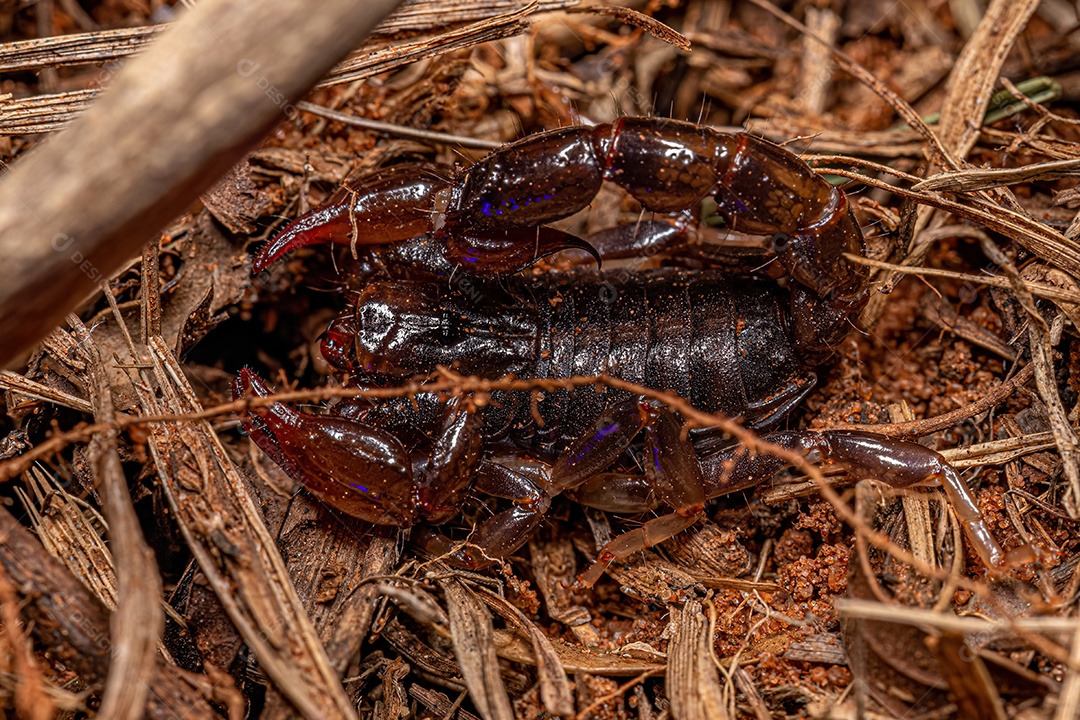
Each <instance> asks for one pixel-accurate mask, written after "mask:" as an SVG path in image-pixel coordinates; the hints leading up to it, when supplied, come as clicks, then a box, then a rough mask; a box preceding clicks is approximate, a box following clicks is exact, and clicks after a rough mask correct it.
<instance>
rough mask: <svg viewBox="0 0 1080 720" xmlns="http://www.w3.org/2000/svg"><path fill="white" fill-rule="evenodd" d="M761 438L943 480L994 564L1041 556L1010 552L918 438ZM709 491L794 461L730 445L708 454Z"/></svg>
mask: <svg viewBox="0 0 1080 720" xmlns="http://www.w3.org/2000/svg"><path fill="white" fill-rule="evenodd" d="M761 439H762V440H765V441H767V442H770V443H773V444H775V445H779V446H780V447H783V448H786V449H788V450H794V451H796V452H800V453H803V454H805V455H806V458H807V459H808V460H810V461H811V462H821V461H831V462H833V463H836V464H838V465H840V466H841V467H843V468H844V469H846V470H848V471H849V472H851V473H853V474H855V475H857V476H859V477H865V478H873V479H875V480H880V481H882V482H885V483H888V484H889V485H892V486H893V487H897V488H906V487H914V486H919V485H924V486H925V485H940V486H941V487H942V489H943V490H944V491H945V495H946V497H948V499H949V504H950V505H951V506H952V508H953V512H955V513H956V516H957V519H958V520H959V521H960V524H961V526H962V527H963V529H964V533H965V534H966V535H967V538H968V541H969V542H970V543H971V545H972V547H973V548H974V549H975V551H976V552H977V553H978V554H979V557H980V558H981V559H982V561H983V562H984V563H985V564H986V565H987V566H988V567H990V568H992V569H995V570H1003V569H1007V568H1009V567H1013V566H1016V565H1020V564H1023V563H1027V562H1031V561H1033V560H1036V559H1038V552H1037V551H1036V549H1035V548H1033V547H1032V546H1030V545H1022V546H1020V547H1018V548H1015V549H1013V550H1010V551H1008V552H1005V551H1004V550H1002V549H1001V546H1000V545H999V544H998V542H997V540H996V539H995V538H994V535H993V533H992V532H991V531H990V528H989V527H988V526H987V524H986V521H985V519H984V518H983V516H982V513H980V512H979V508H978V506H977V505H976V504H975V499H974V497H972V494H971V491H970V490H969V489H968V487H967V485H965V484H964V482H963V480H962V479H961V478H960V476H959V475H958V474H957V472H956V470H955V469H954V468H953V467H952V466H951V465H949V464H948V463H947V462H946V461H945V459H944V458H942V457H941V455H939V454H938V453H936V452H934V451H933V450H931V449H929V448H926V447H923V446H922V445H919V444H917V443H913V442H906V441H903V440H894V439H892V438H886V437H884V436H882V435H876V434H874V433H868V432H857V431H847V430H834V431H827V432H811V431H806V432H776V433H768V434H765V435H762V436H761ZM702 465H703V467H704V473H705V485H706V495H707V496H708V497H717V496H719V495H724V494H726V493H729V492H734V491H736V490H741V489H746V488H749V487H753V486H755V485H758V484H759V483H761V482H764V481H765V480H767V479H768V478H770V477H772V476H773V475H774V474H776V473H777V472H778V471H780V470H782V469H784V468H785V467H788V466H789V465H790V463H788V462H786V461H785V460H782V459H780V458H777V457H775V456H772V455H768V454H766V453H758V454H754V455H751V454H750V453H747V452H745V451H744V450H740V449H735V448H732V449H729V450H727V451H723V452H718V453H715V454H714V455H710V456H708V457H706V458H704V459H703V461H702Z"/></svg>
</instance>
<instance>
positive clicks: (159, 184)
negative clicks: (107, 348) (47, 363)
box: [0, 0, 398, 366]
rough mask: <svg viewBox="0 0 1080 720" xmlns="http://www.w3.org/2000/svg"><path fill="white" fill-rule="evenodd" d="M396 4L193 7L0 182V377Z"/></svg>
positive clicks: (223, 0)
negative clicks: (65, 126)
mask: <svg viewBox="0 0 1080 720" xmlns="http://www.w3.org/2000/svg"><path fill="white" fill-rule="evenodd" d="M397 5H398V0H367V2H363V3H358V2H355V0H327V1H326V2H322V3H319V4H318V5H317V6H313V5H312V4H310V3H308V2H304V1H303V0H264V1H263V2H260V3H253V4H249V3H234V2H229V0H204V2H201V3H198V4H197V5H196V6H195V7H194V8H193V9H192V10H190V11H189V12H188V13H187V15H185V17H184V18H183V19H181V20H180V21H179V22H178V23H176V25H174V26H173V27H171V28H169V29H168V30H167V31H165V32H163V33H162V35H161V37H160V38H159V39H158V41H157V42H155V43H154V44H153V46H152V47H151V48H149V49H148V50H147V51H146V52H145V53H144V54H142V55H140V56H139V57H137V58H135V59H134V60H132V61H131V62H130V64H128V65H127V66H125V67H124V68H123V69H121V70H120V72H119V73H118V74H117V77H116V79H115V80H114V82H113V84H112V86H111V87H110V88H109V89H108V90H107V91H106V93H104V94H103V96H102V98H101V100H100V102H97V103H96V104H95V105H94V106H93V107H91V108H90V109H89V110H88V111H87V112H86V114H84V115H83V116H82V117H81V118H80V119H79V120H78V121H77V122H76V123H75V124H73V125H72V126H71V127H70V128H68V129H67V130H65V131H63V132H61V133H59V134H57V135H56V136H54V137H52V138H50V139H49V140H48V142H47V143H45V144H44V145H43V146H42V147H40V148H38V149H37V150H35V151H34V152H33V153H31V154H30V155H29V156H27V157H26V158H25V159H23V160H21V161H19V162H18V163H17V164H16V166H15V167H14V169H13V170H12V171H11V172H10V173H9V174H8V175H7V176H6V177H3V178H0V257H2V258H3V259H4V260H3V262H2V263H0V366H5V365H7V364H9V363H10V362H11V361H12V360H14V359H15V358H17V357H19V355H20V354H21V353H22V352H24V351H25V350H26V349H28V348H29V347H30V346H31V345H32V344H33V343H34V342H36V341H37V340H38V339H39V338H40V337H41V336H42V335H43V334H45V333H46V332H47V331H48V330H49V329H51V328H52V327H54V326H56V325H57V324H59V323H60V321H61V320H62V319H63V317H64V314H65V313H67V312H69V311H70V310H71V309H72V308H74V307H75V306H76V305H77V304H78V303H79V302H80V301H81V300H82V299H84V298H85V297H86V296H87V295H89V294H90V293H91V292H92V291H93V290H94V289H96V288H97V287H98V285H99V284H100V282H101V281H102V280H103V279H105V278H106V277H108V275H109V274H110V273H113V272H115V271H116V270H117V269H118V268H120V266H121V265H122V263H123V262H124V261H125V260H127V259H128V258H130V257H131V256H133V255H136V254H138V252H139V248H140V247H142V245H143V244H144V243H146V242H147V241H148V240H150V239H151V238H152V237H153V236H154V233H156V232H157V231H158V230H159V229H160V228H161V227H163V226H164V225H165V224H166V223H168V222H169V221H170V220H172V219H173V218H175V217H176V216H177V215H179V214H180V213H181V212H183V211H184V209H185V208H186V207H187V206H188V205H189V204H190V203H191V202H192V201H194V200H195V199H196V198H197V196H198V194H199V193H200V192H201V191H203V190H205V189H206V188H207V187H209V186H210V185H211V184H212V183H213V182H214V181H215V180H216V179H217V178H218V177H219V176H220V175H221V174H222V173H223V172H224V171H225V170H226V169H228V168H229V167H230V166H231V165H233V164H234V163H236V162H237V161H238V160H239V159H240V158H241V157H242V156H243V154H244V153H245V152H246V151H247V150H249V149H250V148H251V147H252V146H254V145H255V143H256V142H258V140H259V139H260V138H261V137H262V136H263V135H264V134H265V133H266V132H267V131H268V130H269V128H270V127H272V126H273V125H274V124H275V123H277V122H279V121H280V120H283V119H284V118H286V117H288V116H291V114H292V113H293V112H295V108H293V106H292V103H293V102H294V101H295V100H296V99H297V98H298V97H300V95H301V94H302V93H303V92H304V91H305V90H307V89H308V88H309V87H311V85H313V84H314V83H315V81H317V80H318V79H319V78H320V77H322V75H323V74H324V73H326V71H327V70H329V69H330V68H331V67H332V66H333V65H334V63H335V62H337V61H338V60H340V59H341V58H343V57H344V56H345V55H346V54H347V53H348V52H349V51H350V50H352V49H353V48H355V47H356V46H357V45H358V44H359V43H360V41H361V40H363V38H364V37H366V36H367V35H368V34H369V33H370V32H371V30H372V29H373V28H374V27H375V26H376V25H377V24H378V23H379V21H380V20H382V18H383V17H385V16H386V15H387V14H388V13H389V12H390V11H391V10H393V9H394V8H395V7H396V6H397Z"/></svg>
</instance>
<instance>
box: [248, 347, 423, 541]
mask: <svg viewBox="0 0 1080 720" xmlns="http://www.w3.org/2000/svg"><path fill="white" fill-rule="evenodd" d="M234 393H236V395H237V397H244V396H249V393H250V395H253V396H255V397H267V396H268V395H269V394H270V393H269V390H268V388H267V387H266V384H265V383H264V382H263V381H262V378H260V377H259V376H258V375H256V374H255V373H254V372H253V371H251V370H249V369H247V368H244V369H243V370H241V371H240V374H239V376H237V378H236V381H235V382H234ZM241 422H242V423H243V425H244V429H245V430H247V432H248V434H249V435H250V436H251V439H252V440H254V441H255V444H256V445H258V446H259V447H260V448H261V449H262V450H263V452H265V453H266V454H267V455H269V456H270V457H271V458H272V459H273V460H274V462H276V463H277V464H278V465H280V466H281V468H282V469H283V470H285V472H286V473H287V474H288V475H289V476H290V477H291V478H292V479H293V480H296V481H297V482H298V483H300V484H301V485H303V486H304V487H305V488H307V489H308V491H310V492H311V493H312V494H313V495H315V496H316V497H317V498H319V499H320V500H322V501H324V502H326V503H327V504H329V505H331V506H333V507H335V508H337V509H339V510H341V511H342V512H344V513H346V514H348V515H352V516H353V517H357V518H360V519H361V520H366V521H367V522H370V523H375V524H377V525H398V526H406V525H411V524H412V523H413V521H414V518H415V516H416V488H415V486H414V484H413V481H412V468H411V465H410V464H409V461H408V454H407V453H406V452H405V449H404V448H403V447H402V446H401V443H400V442H399V441H398V440H397V438H395V437H394V436H393V435H391V434H390V433H389V432H387V431H385V430H382V429H381V428H377V427H372V426H370V425H366V424H364V423H361V422H358V421H356V420H352V419H350V418H346V417H341V416H333V415H315V414H312V413H305V412H299V411H297V410H294V409H293V408H291V407H289V406H288V405H285V404H284V403H280V402H275V403H272V404H271V405H268V406H263V405H253V406H252V407H251V408H250V409H248V410H247V412H245V413H243V414H242V415H241Z"/></svg>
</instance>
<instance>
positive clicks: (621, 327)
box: [515, 270, 809, 447]
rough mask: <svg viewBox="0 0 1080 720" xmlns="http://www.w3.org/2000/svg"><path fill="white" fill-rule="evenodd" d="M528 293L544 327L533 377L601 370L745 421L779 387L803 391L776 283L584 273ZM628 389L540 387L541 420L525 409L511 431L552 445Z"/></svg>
mask: <svg viewBox="0 0 1080 720" xmlns="http://www.w3.org/2000/svg"><path fill="white" fill-rule="evenodd" d="M523 294H525V295H527V296H529V297H531V304H532V305H533V306H534V307H535V308H536V311H537V316H538V317H537V319H538V324H539V326H540V327H539V337H538V346H537V358H538V360H537V362H536V365H535V368H534V374H535V376H536V377H547V378H561V377H570V376H574V375H586V376H588V375H601V374H604V373H607V374H609V375H612V376H614V377H618V378H621V379H623V380H628V381H630V382H634V383H638V384H641V385H645V386H647V387H651V388H657V389H662V390H671V391H673V392H675V393H677V394H678V395H680V396H682V397H684V398H686V399H688V400H689V401H690V402H691V404H692V405H693V406H694V407H696V408H699V409H701V410H705V411H710V412H711V411H719V412H722V413H724V414H726V415H729V416H744V417H745V420H746V422H747V423H748V424H761V423H763V422H765V421H767V419H768V417H767V416H768V415H769V414H770V413H771V408H772V406H773V402H774V398H775V397H776V396H777V392H778V391H782V390H784V389H786V388H789V387H790V386H791V385H792V383H801V385H800V387H802V386H805V387H809V386H808V385H807V384H806V380H805V378H804V375H803V373H802V370H801V368H800V366H799V363H798V361H797V359H796V357H795V355H794V351H793V349H792V345H791V339H790V335H789V332H788V322H787V319H786V318H787V312H786V311H787V308H786V307H782V304H783V303H785V302H787V300H786V298H787V296H786V295H784V294H782V293H781V292H780V291H779V290H778V289H777V288H776V287H775V285H774V284H771V283H757V282H753V281H733V280H732V278H731V277H730V276H729V275H726V274H724V273H722V272H719V271H715V272H714V271H696V272H693V271H682V270H654V271H638V272H630V271H608V272H595V271H592V272H589V271H581V272H576V273H565V274H561V275H558V276H542V277H541V278H537V279H535V280H533V281H531V282H530V283H529V284H528V285H527V286H526V288H525V289H524V293H523ZM800 396H801V392H800ZM623 397H625V393H621V392H619V391H615V390H612V389H610V388H600V389H599V390H598V391H597V390H594V389H593V388H589V387H586V388H579V389H577V390H574V391H566V390H559V391H555V392H552V393H547V394H546V395H545V396H544V398H543V399H542V400H541V401H540V402H539V404H538V406H537V409H538V411H539V414H540V416H541V417H542V418H543V419H544V425H545V427H544V428H537V427H536V426H535V425H536V424H535V421H534V420H533V418H532V414H531V409H530V408H522V409H519V413H518V423H517V429H516V431H515V432H516V433H517V434H518V435H519V438H520V439H521V440H525V441H526V444H532V445H536V446H548V447H550V446H557V445H559V444H560V443H561V442H563V441H564V440H565V439H566V438H567V437H572V436H573V435H575V434H576V433H578V432H580V431H581V430H583V429H584V428H585V427H587V426H588V424H589V423H590V422H591V421H592V420H593V419H594V418H596V416H597V415H598V414H599V413H600V411H601V410H602V409H603V407H604V406H605V405H606V404H607V403H609V402H613V401H615V400H618V399H621V398H623Z"/></svg>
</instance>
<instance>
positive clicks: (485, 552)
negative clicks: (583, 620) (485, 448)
mask: <svg viewBox="0 0 1080 720" xmlns="http://www.w3.org/2000/svg"><path fill="white" fill-rule="evenodd" d="M646 419H647V408H646V406H644V405H642V404H640V403H639V402H638V401H637V400H627V401H624V402H621V403H616V404H614V405H611V406H609V407H608V408H607V409H606V410H605V411H604V412H603V413H601V415H600V416H599V417H598V418H597V419H596V421H594V423H593V425H592V427H591V428H590V429H589V430H588V431H587V432H585V433H584V434H582V435H581V437H579V438H578V439H577V440H576V441H574V442H573V443H571V444H570V445H569V446H568V447H567V448H566V449H565V450H564V451H563V452H562V453H561V454H560V455H559V457H558V458H557V459H556V460H555V463H554V465H553V466H552V467H551V469H550V471H548V470H547V469H546V468H543V467H542V466H536V467H531V468H527V467H520V466H517V467H515V466H514V465H513V464H499V463H493V462H485V463H484V464H483V465H482V468H481V478H480V480H479V485H480V487H481V489H484V490H488V491H493V492H492V494H494V495H496V496H498V497H509V498H511V499H513V500H514V501H515V503H516V504H515V505H514V506H513V507H511V508H509V509H507V510H504V511H502V512H499V513H497V514H495V515H493V516H492V517H490V518H487V519H486V520H484V521H483V522H481V523H479V524H478V525H477V526H476V528H475V529H474V530H473V532H472V533H471V534H470V536H469V541H468V543H467V544H465V545H463V546H456V545H454V543H452V542H451V541H450V540H449V539H448V538H445V537H443V536H441V535H435V534H433V533H431V532H430V531H427V530H423V529H421V530H419V531H418V532H419V533H421V535H422V539H421V544H422V545H423V546H424V547H425V548H426V549H427V550H428V552H429V553H431V554H433V555H439V556H443V557H447V558H448V559H450V560H451V561H452V562H455V563H458V564H460V565H464V566H466V567H472V568H476V567H483V566H484V565H488V564H490V563H491V562H492V561H493V560H497V559H501V558H505V557H507V556H508V555H510V554H511V553H513V552H514V551H515V550H517V549H518V548H520V547H521V546H522V545H524V544H525V542H526V541H527V540H528V539H529V536H530V535H531V534H532V532H533V531H534V530H535V529H536V528H537V526H538V525H539V524H540V522H541V521H542V520H543V517H544V514H545V513H546V512H547V511H548V508H549V507H550V506H551V499H552V498H553V497H555V496H556V495H559V494H560V493H562V492H564V491H566V490H570V489H572V488H575V487H577V486H579V485H581V484H582V483H584V482H585V481H586V480H589V479H590V478H592V477H593V476H595V475H597V474H598V473H600V472H601V471H603V470H606V469H607V468H608V467H610V466H611V465H612V464H613V463H614V462H615V461H616V460H618V458H619V457H620V456H621V455H622V454H623V453H624V452H626V449H627V448H628V447H629V446H630V441H631V440H633V439H634V436H636V435H637V434H638V433H639V432H641V429H642V427H644V425H645V422H646ZM545 476H547V478H545Z"/></svg>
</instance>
